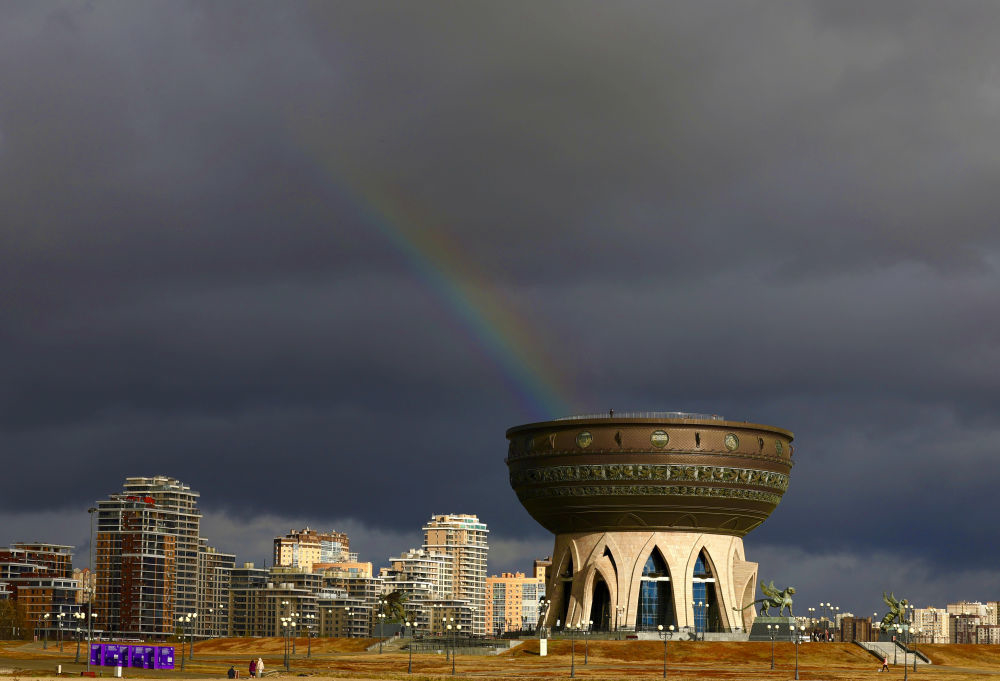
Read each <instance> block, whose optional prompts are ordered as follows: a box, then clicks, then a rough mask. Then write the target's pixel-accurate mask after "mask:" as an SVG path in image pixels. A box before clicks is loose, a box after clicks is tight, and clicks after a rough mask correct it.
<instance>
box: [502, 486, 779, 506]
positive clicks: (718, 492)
mask: <svg viewBox="0 0 1000 681" xmlns="http://www.w3.org/2000/svg"><path fill="white" fill-rule="evenodd" d="M516 491H517V496H518V498H519V499H521V500H522V501H523V500H525V499H539V498H544V497H607V496H682V497H715V498H723V499H747V500H749V501H760V502H763V503H766V504H774V505H777V504H778V502H780V501H781V495H780V494H772V493H770V492H761V491H759V490H755V489H742V488H739V487H736V488H733V487H696V486H693V485H574V486H572V487H535V488H528V489H519V490H516Z"/></svg>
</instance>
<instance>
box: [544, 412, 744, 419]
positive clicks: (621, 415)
mask: <svg viewBox="0 0 1000 681" xmlns="http://www.w3.org/2000/svg"><path fill="white" fill-rule="evenodd" d="M606 418H616V419H691V420H698V421H725V420H726V419H725V418H724V417H722V416H719V415H718V414H698V413H695V412H690V411H620V412H619V411H616V412H614V413H613V414H611V413H603V414H577V415H574V416H563V417H560V418H557V419H553V420H555V421H593V420H594V419H606Z"/></svg>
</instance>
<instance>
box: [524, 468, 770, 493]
mask: <svg viewBox="0 0 1000 681" xmlns="http://www.w3.org/2000/svg"><path fill="white" fill-rule="evenodd" d="M587 480H634V481H644V480H671V481H678V482H684V481H702V482H720V483H738V484H743V485H757V486H760V487H770V488H772V489H776V490H781V491H782V492H784V491H785V490H787V489H788V476H787V475H785V474H783V473H776V472H774V471H762V470H757V469H754V468H730V467H728V466H691V465H684V464H632V463H621V464H617V463H612V464H588V465H580V466H549V467H546V468H529V469H527V470H523V471H515V472H512V473H511V475H510V484H511V485H512V486H513V487H518V486H520V485H524V484H533V483H545V482H581V481H587Z"/></svg>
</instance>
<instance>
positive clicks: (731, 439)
mask: <svg viewBox="0 0 1000 681" xmlns="http://www.w3.org/2000/svg"><path fill="white" fill-rule="evenodd" d="M725 443H726V449H728V450H729V451H733V450H734V449H736V448H737V447H739V446H740V439H739V438H738V437H736V436H735V435H733V434H732V433H726V439H725Z"/></svg>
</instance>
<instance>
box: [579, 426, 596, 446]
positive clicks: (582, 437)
mask: <svg viewBox="0 0 1000 681" xmlns="http://www.w3.org/2000/svg"><path fill="white" fill-rule="evenodd" d="M593 441H594V436H593V435H591V434H590V433H589V432H587V431H586V430H585V431H583V432H582V433H579V434H578V435H577V436H576V446H577V447H579V448H580V449H586V448H587V447H589V446H590V443H591V442H593Z"/></svg>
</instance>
